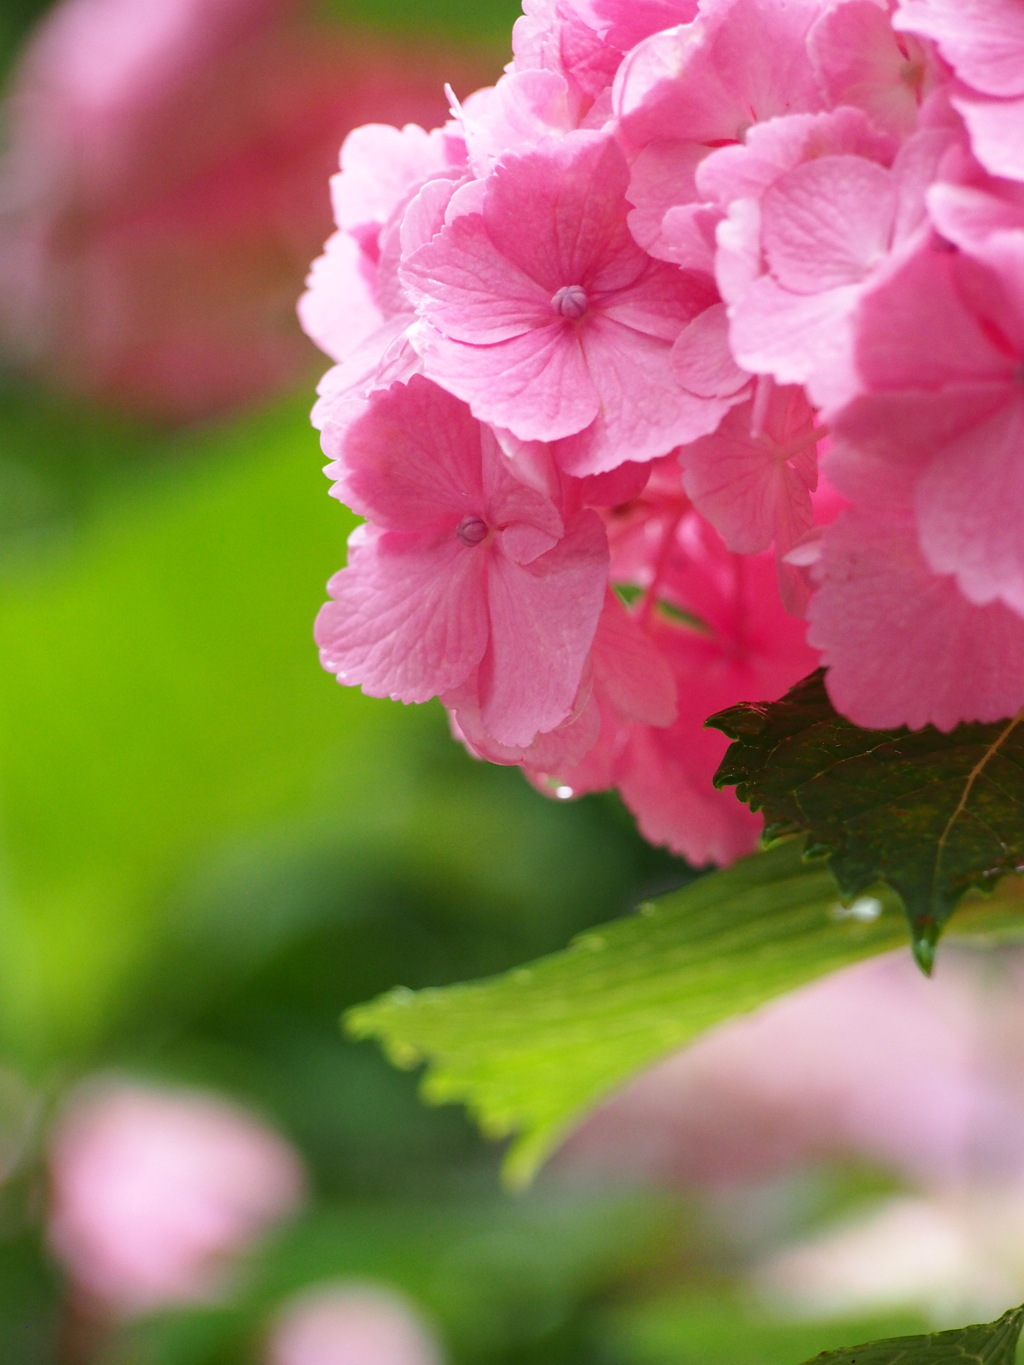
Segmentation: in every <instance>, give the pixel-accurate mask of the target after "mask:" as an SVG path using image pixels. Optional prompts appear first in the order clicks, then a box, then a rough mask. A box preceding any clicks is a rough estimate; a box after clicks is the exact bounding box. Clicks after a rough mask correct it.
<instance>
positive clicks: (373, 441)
mask: <svg viewBox="0 0 1024 1365" xmlns="http://www.w3.org/2000/svg"><path fill="white" fill-rule="evenodd" d="M350 411H351V414H352V415H351V419H350V420H349V422H348V423H347V424H345V423H339V424H338V426H337V427H334V426H332V427H331V429H330V431H329V432H325V446H329V447H331V451H332V453H336V455H337V459H338V472H339V476H340V478H341V479H342V482H343V484H344V492H345V498H346V501H348V502H349V503H350V504H351V506H352V507H353V508H354V509H355V510H356V511H357V512H359V513H360V514H361V515H363V516H367V517H370V518H371V519H372V520H373V521H374V522H375V523H377V524H378V525H380V526H381V527H383V528H384V529H386V530H391V531H407V532H409V533H410V534H412V535H419V536H424V535H427V536H429V535H430V534H431V533H432V532H434V531H436V532H438V533H440V534H448V533H449V532H450V533H452V534H453V535H454V529H455V526H456V525H457V523H458V521H459V520H460V518H462V517H463V516H466V515H467V514H474V513H475V514H477V515H481V514H483V513H484V511H485V497H484V488H483V484H482V481H481V476H480V442H481V428H480V425H479V423H478V422H476V421H475V420H474V418H473V417H472V416H471V414H470V412H469V410H468V409H467V408H466V407H465V405H464V404H462V403H460V402H458V400H457V399H455V398H453V397H452V396H451V395H450V394H448V393H445V392H444V390H443V389H439V388H438V387H437V386H436V385H434V384H431V383H428V381H427V380H425V379H423V378H420V377H417V378H414V379H413V380H411V381H410V383H409V384H408V385H407V386H403V385H396V386H395V387H394V388H392V389H390V390H389V391H388V392H386V393H381V394H376V395H374V396H373V397H372V398H371V399H370V400H369V402H368V403H366V404H365V405H362V406H361V407H357V408H354V409H351V410H350Z"/></svg>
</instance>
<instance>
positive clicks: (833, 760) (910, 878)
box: [708, 670, 1024, 971]
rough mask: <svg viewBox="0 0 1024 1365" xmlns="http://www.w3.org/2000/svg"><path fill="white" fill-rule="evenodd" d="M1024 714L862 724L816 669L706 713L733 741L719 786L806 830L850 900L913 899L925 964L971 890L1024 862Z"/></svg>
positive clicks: (778, 821) (780, 824)
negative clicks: (875, 893)
mask: <svg viewBox="0 0 1024 1365" xmlns="http://www.w3.org/2000/svg"><path fill="white" fill-rule="evenodd" d="M1022 719H1024V717H1017V718H1016V719H1012V720H1007V721H999V722H996V723H995V724H991V725H959V726H957V728H956V729H955V730H952V731H951V732H950V733H949V734H943V733H942V732H941V731H939V730H936V729H934V728H933V727H932V726H926V727H925V728H924V729H923V730H915V731H910V730H906V729H898V730H861V729H859V728H858V727H857V726H856V725H852V724H851V723H850V722H849V721H848V720H847V719H846V718H845V717H844V716H841V715H839V714H838V712H837V711H836V710H835V708H834V707H833V706H832V703H831V701H830V700H829V698H828V693H827V692H826V691H825V685H824V674H823V672H821V671H820V670H819V672H817V673H813V674H811V676H810V677H809V678H805V679H804V680H803V681H802V682H800V683H797V685H796V686H795V687H794V688H792V689H791V691H789V692H787V693H786V695H785V696H784V697H782V698H781V699H780V700H779V701H774V702H763V703H758V704H747V703H744V704H742V705H740V706H732V707H730V708H729V709H728V710H727V711H721V712H719V713H718V715H715V716H712V717H711V719H710V720H709V721H708V724H709V725H714V726H715V727H716V728H717V729H719V730H723V731H724V732H725V733H726V734H727V735H729V736H730V738H731V739H732V740H733V741H734V743H733V744H732V745H731V746H730V748H729V750H728V752H727V753H726V756H725V758H724V760H723V761H722V765H721V767H720V768H719V770H718V773H717V775H716V778H715V781H716V783H717V785H719V786H735V787H736V791H737V795H738V796H739V797H740V799H741V800H743V801H746V802H748V803H749V804H750V806H751V808H752V809H753V810H762V811H764V815H765V821H766V829H767V833H768V834H769V836H771V835H773V834H794V833H797V832H799V833H804V834H807V835H808V837H809V839H810V842H811V845H812V846H813V847H814V849H815V850H816V851H818V852H821V853H827V854H828V858H829V865H830V867H831V869H832V872H833V873H834V874H835V878H836V880H837V881H838V883H839V886H840V888H841V890H842V892H843V894H844V895H845V896H848V897H851V898H852V897H854V896H857V895H859V894H860V893H861V892H862V891H866V890H869V889H870V888H871V887H872V886H874V885H875V883H876V882H879V881H884V882H887V883H888V885H889V886H891V887H893V888H894V889H895V890H896V891H898V892H899V894H900V896H901V897H902V899H903V902H904V904H905V906H906V910H907V916H908V918H909V920H910V927H911V933H912V936H913V941H914V949H915V954H916V956H917V959H918V961H919V962H920V963H921V965H922V966H923V967H924V968H925V970H926V971H930V970H931V966H932V962H933V960H934V956H935V945H936V943H937V942H938V938H939V934H940V933H941V931H942V928H943V926H944V925H945V923H946V921H947V920H948V919H949V916H950V915H951V914H952V912H953V910H954V908H955V907H956V905H957V903H958V902H959V900H960V899H961V897H962V896H963V895H964V893H965V892H966V891H967V890H969V889H970V888H972V887H977V888H982V889H984V888H989V887H991V886H993V885H994V884H995V883H996V882H997V881H998V880H999V878H1000V877H1002V876H1004V875H1005V874H1006V873H1008V872H1015V871H1016V870H1017V869H1018V868H1020V867H1021V866H1024V724H1021V721H1022Z"/></svg>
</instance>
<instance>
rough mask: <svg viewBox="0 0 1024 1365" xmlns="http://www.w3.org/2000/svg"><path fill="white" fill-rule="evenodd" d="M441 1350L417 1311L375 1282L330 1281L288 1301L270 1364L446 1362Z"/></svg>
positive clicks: (428, 1364) (270, 1348) (420, 1364)
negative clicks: (373, 1283)
mask: <svg viewBox="0 0 1024 1365" xmlns="http://www.w3.org/2000/svg"><path fill="white" fill-rule="evenodd" d="M441 1360H442V1356H441V1352H440V1349H439V1347H438V1345H437V1343H436V1342H435V1341H434V1339H433V1336H432V1335H431V1333H430V1332H429V1330H428V1329H427V1327H426V1325H425V1324H424V1323H423V1322H422V1321H421V1320H420V1318H419V1316H418V1315H417V1314H416V1312H415V1311H414V1309H413V1308H412V1307H411V1306H410V1305H409V1304H407V1303H406V1302H405V1300H404V1299H402V1298H400V1297H399V1296H398V1295H397V1294H395V1293H393V1292H392V1291H391V1290H388V1289H384V1288H382V1287H378V1286H376V1285H371V1284H358V1283H346V1282H344V1281H339V1282H338V1283H336V1284H325V1285H321V1286H317V1287H315V1288H313V1289H309V1290H307V1291H306V1292H305V1293H303V1294H301V1295H299V1296H298V1297H297V1298H294V1299H292V1300H291V1301H290V1302H289V1303H287V1304H286V1305H285V1307H284V1309H283V1310H282V1311H281V1313H280V1314H279V1316H278V1320H277V1323H276V1325H275V1326H274V1328H273V1330H272V1332H271V1336H270V1341H269V1343H268V1346H267V1353H266V1356H265V1361H266V1365H441Z"/></svg>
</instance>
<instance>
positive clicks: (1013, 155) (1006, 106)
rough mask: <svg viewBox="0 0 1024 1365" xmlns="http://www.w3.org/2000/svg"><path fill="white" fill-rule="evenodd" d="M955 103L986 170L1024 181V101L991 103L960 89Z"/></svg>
mask: <svg viewBox="0 0 1024 1365" xmlns="http://www.w3.org/2000/svg"><path fill="white" fill-rule="evenodd" d="M1022 60H1024V58H1022ZM952 103H953V106H954V108H955V109H956V110H957V111H958V112H959V113H960V114H962V115H963V119H964V122H965V123H966V124H967V131H968V133H969V134H970V138H971V147H972V149H973V151H974V155H975V156H976V157H977V158H978V160H979V161H980V162H981V164H982V165H983V166H984V167H985V169H986V170H987V171H990V172H991V174H992V175H1001V176H1006V177H1007V178H1008V179H1010V180H1022V179H1024V147H1022V146H1021V137H1020V128H1021V121H1022V119H1024V97H1021V96H1017V97H1016V98H1015V99H991V98H989V97H988V96H986V95H978V94H976V93H975V92H974V91H973V90H966V89H962V88H961V89H959V90H957V92H956V93H955V94H954V96H953V100H952Z"/></svg>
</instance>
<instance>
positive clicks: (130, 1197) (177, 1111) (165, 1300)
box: [49, 1079, 304, 1316]
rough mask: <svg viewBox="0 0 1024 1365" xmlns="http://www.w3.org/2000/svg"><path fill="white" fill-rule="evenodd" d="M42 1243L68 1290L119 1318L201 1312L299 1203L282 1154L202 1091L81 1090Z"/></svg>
mask: <svg viewBox="0 0 1024 1365" xmlns="http://www.w3.org/2000/svg"><path fill="white" fill-rule="evenodd" d="M50 1164H51V1175H52V1182H53V1195H52V1200H53V1202H52V1209H51V1214H50V1221H49V1240H50V1245H51V1247H52V1248H53V1251H54V1252H55V1254H56V1256H57V1257H58V1259H59V1260H60V1261H61V1262H62V1263H63V1264H64V1266H65V1267H66V1269H67V1270H68V1272H69V1273H70V1275H71V1277H72V1280H73V1281H74V1282H75V1284H76V1286H77V1287H78V1288H79V1289H80V1290H81V1291H83V1292H84V1293H85V1294H86V1295H88V1296H90V1297H92V1298H93V1299H95V1300H97V1301H98V1302H99V1303H101V1304H103V1305H104V1306H105V1307H106V1308H107V1309H108V1310H110V1311H111V1312H114V1313H116V1314H119V1315H121V1316H132V1315H134V1314H139V1313H145V1312H148V1311H150V1310H152V1309H154V1308H158V1307H162V1306H164V1305H167V1304H172V1303H187V1302H201V1301H204V1300H207V1299H209V1298H211V1297H215V1296H216V1295H217V1294H218V1293H219V1292H221V1291H222V1290H223V1289H224V1288H225V1285H226V1282H227V1276H228V1271H229V1268H230V1261H231V1259H232V1258H233V1257H236V1256H238V1255H240V1254H241V1253H242V1252H244V1251H245V1250H246V1249H247V1248H248V1247H249V1245H250V1244H251V1243H252V1242H253V1240H254V1239H255V1238H256V1237H258V1236H259V1235H260V1234H261V1233H263V1232H264V1231H266V1230H267V1229H268V1228H269V1227H270V1226H271V1225H272V1224H273V1223H275V1222H277V1221H278V1220H279V1219H282V1218H284V1217H286V1216H287V1215H288V1214H290V1213H292V1212H293V1211H294V1210H295V1209H296V1208H297V1207H298V1205H299V1204H300V1202H301V1200H302V1196H303V1185H304V1177H303V1171H302V1167H301V1165H300V1162H299V1159H298V1157H297V1156H296V1154H295V1153H294V1152H293V1151H292V1149H291V1147H289V1146H288V1144H287V1143H286V1142H285V1141H284V1140H283V1139H282V1138H280V1137H279V1136H278V1135H277V1134H276V1133H274V1132H272V1131H271V1130H270V1129H268V1128H266V1127H265V1126H264V1125H263V1124H262V1123H260V1122H259V1120H257V1119H256V1118H254V1117H253V1116H252V1115H251V1114H248V1113H246V1112H245V1110H243V1109H240V1108H237V1107H236V1106H235V1105H233V1104H230V1103H228V1102H226V1101H224V1100H222V1099H219V1098H217V1097H214V1096H212V1095H208V1094H204V1093H203V1092H201V1091H191V1090H171V1089H167V1090H163V1089H157V1088H153V1087H149V1086H144V1085H138V1084H134V1083H132V1082H129V1081H124V1080H118V1079H107V1080H102V1081H94V1082H92V1083H90V1084H87V1085H86V1086H85V1087H84V1088H83V1089H81V1090H80V1091H79V1092H78V1093H77V1094H76V1095H74V1096H73V1097H72V1099H71V1102H70V1103H69V1105H68V1106H67V1108H66V1110H65V1112H64V1114H63V1116H62V1117H61V1119H60V1120H59V1122H58V1124H57V1128H56V1131H55V1133H54V1136H53V1139H52V1144H51V1151H50Z"/></svg>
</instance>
